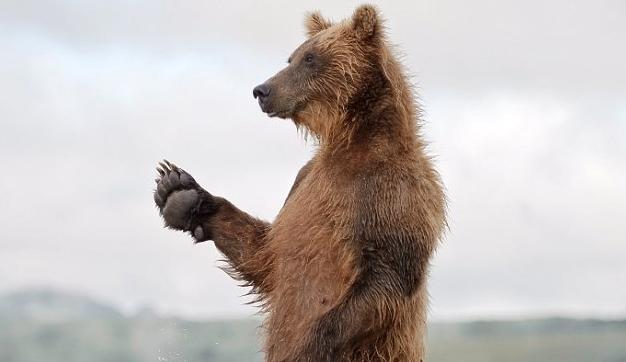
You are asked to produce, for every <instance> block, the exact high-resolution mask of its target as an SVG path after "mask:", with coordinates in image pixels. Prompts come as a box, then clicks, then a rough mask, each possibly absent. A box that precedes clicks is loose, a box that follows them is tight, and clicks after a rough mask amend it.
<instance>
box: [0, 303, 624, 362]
mask: <svg viewBox="0 0 626 362" xmlns="http://www.w3.org/2000/svg"><path fill="white" fill-rule="evenodd" d="M259 332H260V329H259V321H258V320H255V319H244V320H221V321H191V320H185V319H181V318H176V317H161V316H157V315H156V314H154V313H151V312H149V311H143V312H139V313H137V314H135V315H133V316H125V315H124V314H122V313H120V312H119V311H118V310H117V309H115V308H114V307H111V306H109V305H106V304H103V303H99V302H96V301H93V300H91V299H89V298H86V297H82V296H77V295H72V294H66V293H61V292H54V291H25V292H19V293H13V294H8V295H5V296H0V361H2V362H40V361H46V362H61V361H62V362H144V361H146V362H148V361H151V362H152V361H181V362H182V361H187V362H192V361H202V362H205V361H207V362H230V361H232V362H242V361H262V357H263V356H262V353H260V352H259V351H260V343H259V336H260V333H259ZM427 343H428V345H427V348H428V359H427V360H428V361H435V362H437V361H441V362H444V361H463V362H474V361H475V362H490V361H493V362H517V361H520V362H521V361H525V362H528V361H538V362H542V361H546V362H559V361H563V362H565V361H567V362H578V361H580V362H596V361H597V362H603V361H606V362H619V361H621V362H626V320H602V319H570V318H561V317H555V318H540V319H529V320H521V321H497V320H496V321H494V320H483V321H472V322H434V323H430V325H429V331H428V337H427Z"/></svg>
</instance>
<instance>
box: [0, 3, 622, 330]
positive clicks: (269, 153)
mask: <svg viewBox="0 0 626 362" xmlns="http://www.w3.org/2000/svg"><path fill="white" fill-rule="evenodd" d="M358 3H360V2H352V1H350V2H336V1H334V2H333V1H326V0H324V1H316V2H294V1H276V2H271V3H268V2H263V3H262V2H254V1H237V2H227V3H216V2H200V1H181V2H175V3H172V2H167V1H162V0H156V1H144V0H137V1H134V2H126V1H121V0H113V1H110V2H106V3H100V2H96V1H80V2H78V1H72V0H58V1H34V0H20V1H18V0H0V49H1V50H2V56H0V162H1V164H2V165H3V167H4V169H5V170H9V171H10V172H5V174H4V175H3V177H2V178H0V188H1V189H2V190H3V191H4V194H3V197H2V199H3V200H2V203H0V220H3V222H2V228H1V231H0V294H4V293H7V292H10V291H12V290H20V289H23V288H29V287H46V288H53V289H63V290H69V291H75V292H79V293H83V294H86V295H89V296H93V297H95V298H97V299H102V300H106V301H111V302H112V303H114V304H115V305H118V306H120V307H121V308H122V309H124V310H127V311H128V310H135V309H137V308H140V307H141V306H143V305H150V306H153V307H154V308H155V310H157V311H159V312H160V313H166V314H175V315H180V316H183V317H190V318H222V317H228V318H230V317H249V316H251V315H253V314H254V313H255V312H256V309H255V308H253V307H251V306H247V305H245V304H244V303H245V302H246V301H249V300H250V298H249V297H242V295H243V294H245V293H246V292H247V290H246V289H243V288H239V287H237V283H236V282H235V281H233V280H231V279H230V278H229V277H228V276H226V275H225V273H223V272H222V271H221V270H220V269H219V268H217V266H218V265H219V264H220V263H219V262H218V260H219V259H220V256H219V254H218V252H217V251H216V250H215V247H214V246H213V245H212V243H211V242H206V243H203V244H199V245H195V246H194V245H193V244H192V240H191V239H190V237H188V236H187V235H183V234H181V233H175V232H172V231H168V230H165V229H163V227H162V221H161V220H160V218H159V217H158V212H157V210H156V208H155V207H154V206H153V201H152V189H153V187H154V182H153V179H154V177H155V175H156V172H155V170H154V167H155V166H156V162H157V161H159V160H160V159H162V158H167V159H168V160H170V161H173V162H175V163H176V164H178V165H179V166H181V167H183V168H185V169H186V170H188V171H189V172H190V173H191V174H192V175H194V177H195V178H196V179H197V180H198V181H199V182H200V183H201V184H202V185H203V186H204V187H205V188H206V189H207V190H209V191H210V192H212V193H214V194H216V195H220V196H224V197H226V198H228V199H229V200H231V201H232V202H233V203H234V204H235V205H237V206H238V207H240V208H241V209H243V210H245V211H247V212H249V213H250V214H252V215H255V216H259V217H261V218H264V219H266V220H272V219H273V218H274V216H275V215H276V213H277V212H278V210H279V209H280V207H281V206H282V203H283V201H284V198H285V197H286V195H287V192H288V191H289V188H290V186H291V184H292V182H293V179H294V177H295V175H296V173H297V171H298V170H299V168H300V167H301V166H302V165H303V164H304V163H305V162H306V161H307V160H308V158H310V156H311V154H312V152H314V149H315V145H314V143H313V142H311V141H309V142H305V141H304V140H303V137H302V136H301V135H299V134H298V133H297V132H296V129H295V127H294V126H293V124H292V123H291V122H290V121H285V120H277V119H268V118H267V117H266V116H265V115H263V114H262V113H261V111H260V110H259V107H258V105H257V104H256V102H255V100H254V99H253V98H252V88H253V87H254V86H255V85H257V84H259V83H261V82H263V81H264V80H265V79H267V78H268V77H269V76H271V75H273V74H274V73H275V72H276V71H278V70H279V69H281V68H282V67H283V66H284V65H285V62H286V59H287V57H288V55H289V53H290V52H291V51H292V50H293V49H294V48H295V47H296V46H298V45H299V44H300V43H301V42H302V41H303V40H304V30H303V25H302V20H303V18H304V13H305V12H306V11H310V10H314V9H319V10H320V11H321V12H322V14H323V15H326V16H328V17H329V18H331V19H333V20H339V19H342V18H345V17H348V16H349V15H350V14H351V13H352V11H353V9H354V8H355V6H356V5H357V4H358ZM373 3H375V4H377V5H378V7H379V9H380V10H381V12H382V14H383V16H384V17H385V18H386V19H387V21H386V26H387V29H388V30H387V34H388V38H389V39H390V41H391V42H392V43H393V44H397V45H398V50H399V52H400V53H401V54H402V60H403V62H404V64H405V65H406V66H407V69H408V70H409V71H410V73H411V79H412V81H413V82H414V83H415V85H416V89H417V91H418V93H419V99H420V103H421V105H422V106H423V109H424V114H423V128H422V133H423V135H424V137H425V139H426V140H427V141H428V142H429V144H430V145H429V151H430V153H431V154H432V155H434V156H435V162H436V165H437V168H438V169H439V170H440V172H441V174H442V177H443V180H444V183H445V185H446V188H447V192H448V197H449V200H450V203H449V224H450V231H449V232H448V233H447V235H446V238H445V240H443V242H442V243H441V245H440V248H439V250H438V252H437V255H436V257H435V258H434V260H433V263H432V268H431V272H430V280H429V286H430V295H431V306H430V310H431V313H430V317H431V318H432V319H433V320H457V319H461V320H467V319H479V318H511V317H516V316H521V317H524V316H533V315H546V316H547V315H562V316H571V317H586V316H590V317H607V318H625V317H626V288H624V287H622V286H624V285H626V225H625V223H624V220H626V47H625V46H624V45H623V43H624V34H626V3H625V2H622V1H618V0H606V1H597V2H584V1H563V0H558V1H553V2H549V3H545V2H541V1H527V2H516V1H501V2H490V1H477V2H472V3H471V4H470V3H467V2H461V1H456V2H455V1H449V0H445V1H438V2H436V3H433V2H422V1H418V2H413V3H411V4H406V3H403V4H401V5H400V4H398V3H392V2H384V1H373Z"/></svg>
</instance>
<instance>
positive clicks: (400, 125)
mask: <svg viewBox="0 0 626 362" xmlns="http://www.w3.org/2000/svg"><path fill="white" fill-rule="evenodd" d="M417 110H418V108H417V106H416V105H415V102H414V100H413V95H412V92H411V89H410V87H409V86H408V83H407V82H406V80H405V78H404V76H403V75H402V73H401V72H400V69H399V66H398V64H397V63H396V62H395V61H393V60H390V61H388V62H387V64H386V67H383V66H382V65H380V64H379V65H376V66H374V67H373V69H372V71H371V72H369V73H368V74H367V76H366V77H365V79H364V80H363V83H362V86H361V87H359V90H358V91H357V92H356V93H355V94H354V95H353V97H351V99H350V100H349V102H348V104H347V107H345V111H343V112H341V115H340V116H339V117H338V118H339V119H337V120H335V122H332V123H333V124H334V127H332V128H331V129H329V130H328V132H327V133H326V134H325V135H323V136H322V137H320V145H321V150H320V151H321V152H322V153H328V152H330V153H333V154H336V153H339V152H340V153H347V154H350V153H352V152H358V153H361V154H362V153H363V152H367V150H371V151H372V152H378V153H380V152H384V153H389V152H391V153H393V154H397V153H398V152H403V153H404V152H407V151H409V152H412V151H414V150H415V149H417V148H421V147H420V145H422V142H421V141H420V139H419V136H418V132H417V128H418V125H417V117H418V113H417Z"/></svg>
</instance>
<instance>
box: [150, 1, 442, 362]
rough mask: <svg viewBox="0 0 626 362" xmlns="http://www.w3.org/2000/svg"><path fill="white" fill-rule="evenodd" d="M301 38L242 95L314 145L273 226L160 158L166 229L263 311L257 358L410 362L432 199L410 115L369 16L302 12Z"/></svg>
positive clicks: (438, 215)
mask: <svg viewBox="0 0 626 362" xmlns="http://www.w3.org/2000/svg"><path fill="white" fill-rule="evenodd" d="M306 29H307V35H308V39H307V40H306V41H305V42H304V43H303V44H302V45H300V46H299V47H298V48H297V49H296V50H295V51H294V52H293V54H291V56H290V57H289V64H288V66H287V67H286V68H285V69H283V70H281V71H280V72H279V73H278V74H276V75H275V76H273V77H272V78H270V79H269V80H267V81H266V82H265V83H263V84H262V85H260V86H257V87H256V88H255V89H254V91H253V95H254V97H255V98H258V101H259V104H260V106H261V108H262V110H263V111H264V112H266V113H267V114H269V116H271V117H273V116H277V117H280V118H289V119H292V120H293V122H294V123H295V124H296V125H297V126H298V127H302V128H304V129H305V130H306V131H307V132H309V133H310V134H311V135H313V136H314V137H315V138H316V139H317V140H318V149H317V152H316V153H315V155H314V157H313V158H312V159H311V160H310V161H309V162H308V163H307V164H306V165H305V166H304V167H303V168H302V169H301V170H300V172H299V173H298V175H297V177H296V180H295V183H294V185H293V187H292V188H291V191H290V192H289V195H288V197H287V200H286V201H285V204H284V206H283V208H282V209H281V211H280V213H279V214H278V216H277V217H276V220H275V221H274V222H273V223H268V222H265V221H261V220H258V219H256V218H254V217H252V216H250V215H248V214H246V213H244V212H243V211H241V210H239V209H238V208H236V207H235V206H234V205H233V204H231V203H230V202H228V201H227V200H226V199H224V198H221V197H217V196H214V195H211V194H210V193H209V192H207V191H205V190H204V189H203V188H201V187H200V186H199V185H198V183H197V182H196V181H195V180H194V179H193V178H192V177H191V176H190V175H189V173H187V172H185V171H183V170H182V169H180V168H178V167H176V166H175V165H173V164H171V163H169V162H167V161H165V162H164V163H161V165H160V168H159V169H158V172H159V174H160V177H159V178H158V179H157V190H156V191H155V193H154V198H155V202H156V204H157V206H158V207H159V209H160V211H161V215H162V216H163V218H164V219H165V223H166V226H168V227H170V228H173V229H177V230H183V231H187V232H190V233H191V235H192V236H193V238H194V239H195V240H196V242H202V241H205V240H213V241H214V242H215V245H216V246H217V248H218V249H219V250H220V251H221V252H222V253H223V254H224V255H225V256H226V258H227V259H228V262H229V263H230V270H231V272H232V275H233V276H234V277H236V278H238V279H240V280H243V281H244V282H245V283H247V285H249V286H251V287H252V291H253V292H254V293H256V295H257V296H258V300H259V301H260V302H261V304H262V306H263V310H264V311H265V312H266V314H267V319H266V321H265V323H264V327H265V329H266V338H265V354H266V360H267V361H272V362H273V361H289V362H295V361H298V362H300V361H302V362H303V361H311V362H319V361H322V362H326V361H328V362H335V361H421V360H423V358H424V347H423V337H424V330H425V321H426V308H427V292H426V277H427V274H428V266H429V259H430V257H431V256H432V255H433V252H434V250H435V248H436V246H437V244H438V240H439V238H440V236H441V235H442V231H443V229H444V226H445V224H446V222H445V197H444V192H443V188H442V184H441V181H440V178H439V176H438V174H437V172H436V171H435V170H434V168H433V164H432V162H431V159H430V158H429V156H428V155H427V154H426V152H425V142H424V141H423V140H422V138H421V137H420V135H419V108H418V107H417V105H416V102H415V100H414V96H413V92H412V88H411V85H410V84H409V82H408V81H407V78H406V76H405V74H404V71H403V69H402V67H401V65H400V64H399V62H398V61H397V60H396V58H395V57H394V55H393V54H392V52H391V50H390V47H389V45H388V44H387V40H386V39H385V34H384V32H383V25H382V22H381V19H380V17H379V15H378V13H377V11H376V9H375V8H374V7H372V6H370V5H364V6H360V7H358V8H357V9H356V11H355V12H354V14H353V15H352V17H351V18H350V19H348V20H344V21H341V22H339V23H332V22H330V21H328V20H325V19H324V18H322V17H321V16H320V15H319V13H312V14H309V15H308V16H307V20H306Z"/></svg>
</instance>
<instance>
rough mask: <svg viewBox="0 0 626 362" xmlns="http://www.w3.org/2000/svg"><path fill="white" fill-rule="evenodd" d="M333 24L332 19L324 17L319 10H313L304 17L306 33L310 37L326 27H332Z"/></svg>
mask: <svg viewBox="0 0 626 362" xmlns="http://www.w3.org/2000/svg"><path fill="white" fill-rule="evenodd" d="M332 25H333V24H332V23H331V22H330V21H328V20H326V19H324V17H322V14H320V12H319V11H313V12H311V13H308V14H307V15H306V18H305V19H304V26H305V28H306V34H307V35H308V36H309V37H312V36H314V35H315V34H317V33H319V32H320V31H322V30H324V29H328V28H330V27H331V26H332Z"/></svg>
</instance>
